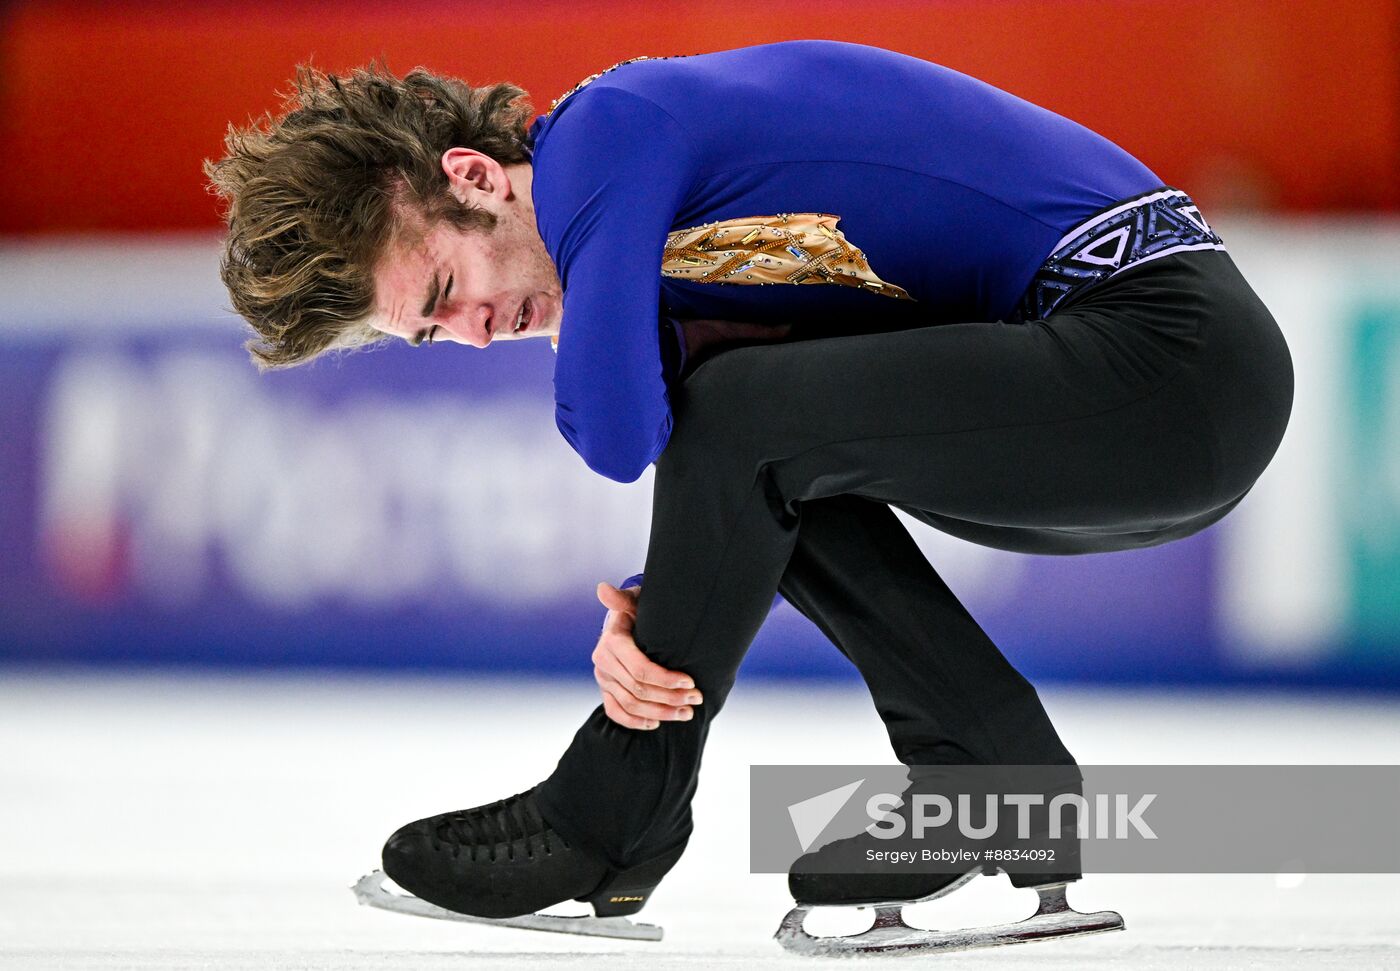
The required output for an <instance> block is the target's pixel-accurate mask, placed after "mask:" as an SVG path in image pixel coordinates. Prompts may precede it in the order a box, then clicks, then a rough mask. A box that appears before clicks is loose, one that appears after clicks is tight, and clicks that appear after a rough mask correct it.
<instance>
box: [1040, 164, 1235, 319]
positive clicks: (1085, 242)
mask: <svg viewBox="0 0 1400 971" xmlns="http://www.w3.org/2000/svg"><path fill="white" fill-rule="evenodd" d="M1224 248H1225V243H1224V242H1223V241H1222V240H1221V239H1220V237H1219V235H1217V234H1216V232H1215V230H1213V229H1211V228H1210V224H1209V223H1207V222H1206V219H1205V217H1204V216H1202V215H1201V210H1200V209H1199V208H1198V207H1197V206H1196V204H1195V203H1194V202H1192V201H1191V197H1190V196H1188V195H1187V194H1186V193H1184V192H1182V191H1181V190H1180V189H1172V188H1165V189H1159V190H1156V191H1154V192H1151V193H1149V194H1148V195H1145V196H1140V197H1138V198H1136V199H1130V200H1128V201H1127V202H1123V203H1120V204H1118V205H1116V206H1114V207H1113V208H1111V209H1108V210H1106V211H1104V212H1101V213H1099V214H1098V215H1096V216H1092V217H1090V218H1089V219H1088V220H1086V221H1085V222H1083V223H1080V224H1079V225H1078V226H1076V227H1075V228H1074V229H1072V230H1070V231H1069V232H1068V233H1066V234H1065V236H1064V238H1063V239H1061V240H1060V241H1059V243H1057V244H1056V246H1055V249H1054V251H1053V252H1051V254H1050V256H1049V257H1047V258H1046V260H1045V262H1044V263H1042V264H1041V265H1040V269H1038V270H1036V271H1035V276H1034V277H1032V278H1031V284H1030V286H1029V287H1027V288H1026V293H1025V295H1024V296H1023V297H1022V298H1021V302H1020V304H1019V305H1018V306H1017V308H1016V311H1015V319H1017V320H1042V319H1044V318H1045V317H1048V316H1049V315H1050V314H1052V313H1054V311H1055V308H1056V307H1058V306H1060V304H1062V303H1064V302H1065V301H1066V300H1067V299H1069V297H1070V296H1072V295H1075V294H1078V293H1079V292H1080V291H1081V290H1084V289H1085V288H1086V287H1091V286H1093V285H1094V284H1096V283H1102V282H1103V281H1104V280H1107V279H1108V278H1109V277H1111V276H1113V275H1114V274H1117V273H1121V272H1123V271H1124V270H1126V269H1127V268H1128V267H1130V266H1137V265H1139V264H1141V263H1146V262H1148V261H1150V260H1155V259H1159V258H1161V257H1163V256H1170V255H1172V254H1173V253H1188V252H1192V251H1194V250H1207V249H1218V250H1223V249H1224Z"/></svg>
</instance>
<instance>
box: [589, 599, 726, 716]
mask: <svg viewBox="0 0 1400 971" xmlns="http://www.w3.org/2000/svg"><path fill="white" fill-rule="evenodd" d="M640 596H641V590H640V589H638V588H635V587H634V588H632V589H630V590H619V589H618V588H617V587H614V586H613V585H612V584H610V583H600V584H598V600H599V601H600V602H601V603H602V604H603V606H604V607H607V608H608V616H607V618H606V619H605V620H604V621H603V633H602V636H600V637H599V638H598V646H597V647H595V648H594V649H593V677H594V679H595V680H596V681H597V682H598V687H599V688H601V689H602V691H603V711H604V712H606V713H607V716H608V717H609V718H611V719H612V720H613V721H615V722H617V723H618V724H619V725H621V726H623V727H624V728H641V729H652V728H656V727H658V726H659V725H660V724H661V723H662V722H663V721H689V720H690V719H691V718H692V717H694V714H695V712H694V710H693V709H692V708H691V706H692V705H698V704H700V702H701V701H702V698H701V697H700V692H699V691H697V690H695V682H694V681H693V680H691V678H690V677H689V676H688V675H685V674H682V673H681V672H679V671H668V670H666V669H665V668H663V667H662V666H661V665H659V664H657V663H656V662H655V661H653V660H651V659H650V658H648V657H647V656H646V655H645V654H643V653H642V649H641V648H639V647H638V646H637V642H636V641H635V640H633V639H632V627H633V625H634V624H635V623H636V620H637V600H638V598H639V597H640Z"/></svg>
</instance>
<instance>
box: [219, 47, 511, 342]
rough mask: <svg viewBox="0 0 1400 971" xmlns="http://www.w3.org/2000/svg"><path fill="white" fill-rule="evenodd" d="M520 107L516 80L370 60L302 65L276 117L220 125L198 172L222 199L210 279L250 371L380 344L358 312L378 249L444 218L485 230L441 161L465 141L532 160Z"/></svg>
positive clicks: (365, 313)
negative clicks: (247, 336)
mask: <svg viewBox="0 0 1400 971" xmlns="http://www.w3.org/2000/svg"><path fill="white" fill-rule="evenodd" d="M524 99H526V94H525V91H524V90H523V89H521V88H519V87H516V86H515V85H513V84H508V83H502V84H493V85H487V86H483V87H477V88H473V87H470V86H469V85H467V84H466V83H464V82H462V81H459V80H456V79H455V78H448V77H443V76H440V75H436V74H433V73H431V72H429V71H428V70H426V69H425V68H421V67H420V68H416V69H415V70H413V71H411V72H410V73H408V74H407V75H405V76H404V77H403V78H402V79H399V78H396V77H394V76H393V75H392V74H390V73H388V72H387V71H386V70H384V69H383V68H382V67H381V66H380V65H378V64H376V63H371V64H370V65H369V66H368V67H365V68H361V69H357V70H355V71H352V72H351V73H350V75H349V76H347V77H338V76H336V75H334V74H325V73H322V72H320V71H318V70H315V69H314V68H312V67H310V66H307V65H302V66H299V67H298V68H297V70H296V75H295V77H294V78H293V80H292V90H291V92H290V93H289V94H288V95H287V96H286V98H285V101H284V104H283V106H282V114H281V115H280V116H276V117H274V116H273V114H272V113H270V112H269V113H268V114H266V115H264V116H262V117H261V118H259V119H254V120H253V121H252V123H251V124H249V126H248V127H246V128H237V127H235V126H233V125H230V126H229V129H228V134H227V136H226V138H225V140H224V147H225V155H224V157H223V158H221V159H219V160H217V161H215V160H212V159H209V160H206V161H205V163H204V172H205V174H206V175H207V176H208V177H209V188H210V191H211V192H214V193H215V194H217V195H218V196H220V197H221V198H222V199H223V200H224V202H225V203H226V211H225V214H224V215H225V219H226V220H227V223H228V238H227V240H226V241H225V244H224V252H223V257H222V259H221V261H220V275H221V276H222V278H223V281H224V285H225V286H227V287H228V291H229V296H230V297H231V299H232V301H233V309H234V310H235V311H236V312H237V313H238V314H239V315H241V316H242V317H243V318H244V319H246V320H247V321H248V323H249V324H251V325H252V327H253V330H254V331H255V332H256V336H255V337H254V338H252V339H251V340H249V341H248V343H247V345H246V346H247V348H248V351H249V353H250V354H251V355H252V356H253V360H254V361H255V362H256V363H257V364H258V366H259V367H261V368H264V369H266V368H280V367H291V366H293V365H296V364H302V363H304V362H306V361H310V360H311V359H312V358H314V357H316V356H318V355H320V354H322V353H324V352H326V351H328V350H333V349H339V348H352V347H360V346H364V345H367V344H372V343H376V342H378V341H380V340H383V339H384V335H382V334H380V333H379V332H378V331H376V330H374V329H373V328H371V327H370V326H369V323H368V318H369V316H370V313H371V311H372V309H373V304H374V287H373V280H372V277H371V274H372V272H373V270H374V266H375V264H376V262H377V261H378V259H379V258H380V257H381V256H382V255H383V253H384V252H385V251H386V249H387V247H388V246H389V245H390V244H391V243H394V242H398V241H409V242H411V240H412V239H413V238H415V237H416V236H418V235H421V233H422V232H424V231H425V228H426V227H431V226H433V225H435V224H436V223H437V222H439V221H444V220H445V221H447V222H448V223H450V224H452V225H455V226H457V227H458V228H461V229H464V230H473V229H475V230H481V231H490V230H491V229H492V228H494V226H495V217H494V216H493V215H492V214H491V213H489V212H486V211H484V210H480V209H476V208H473V207H469V206H465V205H463V204H462V203H460V202H458V200H457V199H456V198H455V197H453V196H452V195H451V193H450V192H449V191H448V183H447V177H446V175H445V174H444V173H443V170H442V165H441V158H442V154H443V153H444V152H445V151H447V149H449V148H454V147H463V148H473V149H476V150H477V151H480V152H483V153H485V154H487V155H489V156H491V157H492V158H494V159H495V160H496V161H498V162H500V163H501V164H502V165H510V164H514V163H518V162H524V161H528V160H529V157H530V156H529V152H528V150H527V148H526V144H525V137H526V136H525V126H526V124H527V123H528V121H529V119H530V117H531V116H532V114H533V112H532V110H531V107H530V104H529V102H528V100H524ZM419 217H421V218H419Z"/></svg>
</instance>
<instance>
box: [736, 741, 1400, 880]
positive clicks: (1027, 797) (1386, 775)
mask: <svg viewBox="0 0 1400 971" xmlns="http://www.w3.org/2000/svg"><path fill="white" fill-rule="evenodd" d="M1080 771H1081V772H1082V773H1083V780H1082V783H1079V782H1076V781H1074V780H1073V779H1072V778H1070V777H1068V776H1067V773H1069V775H1070V776H1072V775H1073V768H1072V767H1063V766H969V765H963V766H947V765H944V766H903V765H893V766H892V765H879V766H876V765H864V766H850V765H845V766H823V765H755V766H751V767H750V773H749V812H750V816H749V821H750V825H749V865H750V869H751V871H752V872H754V873H787V872H788V871H789V869H790V868H791V867H792V866H793V864H794V861H796V860H798V859H799V858H800V859H802V861H803V862H802V864H801V866H802V868H803V869H804V870H805V871H806V872H812V873H823V872H825V873H875V872H883V871H889V870H904V871H909V872H929V873H934V872H937V873H948V872H965V871H967V870H969V869H975V868H977V867H979V866H980V867H983V868H989V869H990V868H1000V869H1005V870H1006V871H1007V872H1013V871H1019V872H1027V873H1052V874H1053V873H1064V872H1066V871H1069V872H1079V871H1081V870H1082V871H1083V872H1084V873H1400V832H1397V830H1396V827H1395V820H1396V819H1400V766H1393V765H1370V766H1367V765H1349V766H1338V765H1326V766H1319V765H1088V766H1081V767H1080ZM819 850H820V851H821V852H818V851H819Z"/></svg>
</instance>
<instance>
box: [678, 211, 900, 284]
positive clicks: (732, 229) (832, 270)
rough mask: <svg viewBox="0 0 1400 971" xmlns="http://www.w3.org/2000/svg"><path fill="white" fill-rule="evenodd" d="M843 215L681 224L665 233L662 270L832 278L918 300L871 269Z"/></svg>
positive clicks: (709, 277) (684, 276) (710, 278)
mask: <svg viewBox="0 0 1400 971" xmlns="http://www.w3.org/2000/svg"><path fill="white" fill-rule="evenodd" d="M840 219H841V217H840V216H831V215H827V214H825V213H816V212H785V213H779V214H778V215H776V216H745V217H742V218H739V219H726V220H724V221H723V222H714V223H706V224H705V225H703V226H695V227H692V228H690V229H682V230H680V231H679V232H674V233H671V234H670V235H669V236H667V237H666V251H665V253H664V254H662V257H661V275H662V276H667V277H672V278H674V279H678V280H690V281H692V282H695V283H734V284H749V285H758V286H762V285H764V284H775V283H786V284H802V283H833V284H836V285H838V286H843V287H859V288H860V289H862V290H867V291H869V292H871V293H878V294H879V295H881V296H884V297H893V298H895V299H896V300H913V299H914V298H913V297H911V296H909V294H908V293H906V292H905V291H904V290H903V289H901V288H900V287H897V286H895V285H894V284H893V283H886V282H885V281H884V280H881V279H880V277H879V276H877V275H876V273H875V271H874V270H873V269H871V267H870V263H869V261H868V260H866V258H865V254H864V253H862V252H861V251H860V250H859V249H858V248H856V247H855V246H853V245H851V243H850V242H849V241H848V240H847V239H846V237H845V235H844V234H843V233H842V232H841V230H839V229H837V228H836V224H837V223H838V222H839V221H840Z"/></svg>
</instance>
